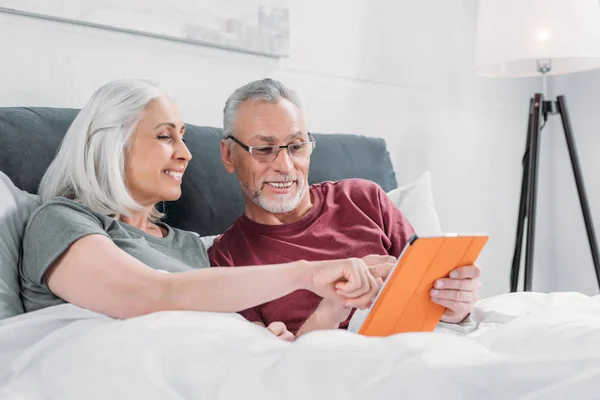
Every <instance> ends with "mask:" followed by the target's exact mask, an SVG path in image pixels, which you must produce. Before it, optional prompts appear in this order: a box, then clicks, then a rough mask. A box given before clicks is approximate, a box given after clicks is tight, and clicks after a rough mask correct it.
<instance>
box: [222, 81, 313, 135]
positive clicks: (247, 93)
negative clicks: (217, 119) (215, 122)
mask: <svg viewBox="0 0 600 400" xmlns="http://www.w3.org/2000/svg"><path fill="white" fill-rule="evenodd" d="M282 98H283V99H286V100H288V101H289V102H290V103H292V104H293V105H295V106H296V107H298V109H300V110H302V103H301V101H300V98H299V97H298V95H297V94H296V92H295V91H294V90H292V89H290V88H289V87H287V86H286V85H284V84H283V83H282V82H279V81H276V80H275V79H270V78H265V79H261V80H258V81H253V82H250V83H248V84H246V85H244V86H242V87H240V88H238V89H236V90H235V92H233V93H232V94H231V96H229V98H228V99H227V101H226V102H225V108H224V109H223V137H224V138H226V137H227V136H229V135H231V136H235V127H236V120H237V112H238V109H239V107H240V105H241V104H242V103H245V102H247V101H250V102H254V101H265V102H269V103H277V102H278V101H279V100H280V99H282Z"/></svg>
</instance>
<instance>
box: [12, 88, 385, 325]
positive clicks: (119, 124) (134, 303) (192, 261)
mask: <svg viewBox="0 0 600 400" xmlns="http://www.w3.org/2000/svg"><path fill="white" fill-rule="evenodd" d="M184 134H185V126H184V124H183V122H182V120H181V117H180V116H179V114H178V111H177V108H176V107H175V105H174V103H173V101H172V100H171V99H170V98H169V97H168V96H167V95H165V93H163V92H162V91H161V90H159V89H158V88H157V87H155V86H153V85H152V84H150V83H148V82H144V81H137V80H122V81H116V82H112V83H109V84H107V85H105V86H103V87H102V88H100V89H99V90H98V91H97V92H96V93H94V95H93V96H92V98H91V99H90V100H89V102H88V103H87V104H86V105H85V106H84V107H83V109H82V110H81V112H80V113H79V114H78V115H77V117H76V118H75V120H74V121H73V123H72V125H71V127H70V128H69V130H68V131H67V133H66V135H65V137H64V139H63V142H62V144H61V146H60V149H59V152H58V154H57V155H56V158H55V159H54V160H53V162H52V163H51V165H50V167H49V168H48V170H47V172H46V173H45V175H44V177H43V179H42V182H41V184H40V189H39V193H40V195H41V197H42V199H43V200H44V204H43V205H42V206H41V207H39V208H38V209H37V210H36V211H34V213H33V214H32V216H31V218H30V220H29V223H28V225H27V228H26V231H25V235H24V239H23V257H22V263H21V283H22V285H21V286H22V298H23V301H24V304H25V308H26V309H27V310H28V311H32V310H37V309H41V308H44V307H48V306H52V305H56V304H60V303H63V302H69V303H72V304H75V305H78V306H81V307H84V308H87V309H90V310H92V311H96V312H99V313H103V314H106V315H108V316H112V317H115V318H128V317H135V316H139V315H143V314H147V313H151V312H156V311H162V310H198V311H217V312H236V311H240V310H244V309H247V308H250V307H253V306H256V305H259V304H262V303H265V302H267V301H271V300H274V299H276V298H279V297H281V296H284V295H286V294H288V293H291V292H293V291H295V290H297V289H307V290H311V291H313V292H315V293H316V294H318V295H320V296H322V297H325V298H331V299H334V300H336V301H338V302H340V303H343V304H345V305H346V306H348V307H361V308H364V307H366V306H368V305H369V303H370V302H371V301H372V299H373V298H374V296H375V294H376V292H377V290H378V288H379V286H380V284H381V283H380V282H381V280H380V279H378V278H379V277H381V276H385V275H386V274H387V273H389V270H390V267H391V265H390V264H389V262H390V260H389V257H387V256H385V257H384V256H381V257H378V256H369V257H367V258H365V259H346V260H336V261H323V262H305V261H298V262H292V263H288V264H281V265H272V266H268V267H264V266H262V267H251V268H212V269H211V268H208V267H209V262H208V259H207V255H206V250H207V249H206V247H205V245H204V244H203V242H202V241H201V240H200V239H199V238H198V235H196V234H195V233H193V232H187V231H183V230H179V229H176V228H173V227H170V226H168V225H166V224H165V223H162V222H161V221H160V219H161V216H162V215H161V213H160V212H159V211H158V210H157V209H156V207H155V205H156V204H157V203H159V202H161V201H172V200H176V199H178V198H179V196H180V195H181V178H182V176H183V174H184V172H185V169H186V167H187V164H188V162H189V160H190V159H191V158H192V155H191V154H190V152H189V151H188V148H187V147H186V145H185V141H184ZM215 150H216V149H215ZM198 156H200V157H201V156H202V155H198ZM198 218H202V216H201V215H199V216H198ZM163 272H171V273H163ZM274 329H275V328H273V329H271V330H272V331H274ZM276 329H279V330H280V331H278V332H274V333H276V334H283V333H285V329H283V330H282V329H281V327H277V328H276ZM282 331H283V332H282Z"/></svg>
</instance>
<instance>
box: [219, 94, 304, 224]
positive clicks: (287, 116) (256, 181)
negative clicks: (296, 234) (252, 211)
mask: <svg viewBox="0 0 600 400" xmlns="http://www.w3.org/2000/svg"><path fill="white" fill-rule="evenodd" d="M235 132H236V133H235V137H236V139H237V140H239V141H240V142H242V143H244V144H245V145H247V146H285V145H289V144H297V143H302V142H308V141H309V140H310V139H309V136H308V133H307V130H306V126H305V124H304V118H303V117H302V113H301V111H300V110H299V109H298V108H297V107H296V106H294V105H293V104H292V103H291V102H289V101H288V100H285V99H280V100H279V102H278V103H276V104H272V103H268V102H246V103H243V104H242V105H240V107H239V109H238V116H237V124H236V130H235ZM222 151H225V152H228V155H229V157H230V160H231V164H230V166H228V165H227V163H226V162H225V161H224V162H225V164H226V165H225V166H226V168H227V169H228V170H229V172H235V173H236V175H237V177H238V180H239V182H240V187H241V188H242V191H243V192H244V195H245V197H246V198H247V199H249V200H251V201H252V202H253V203H254V204H255V205H257V206H258V207H260V208H261V209H263V210H265V211H267V212H269V213H273V214H286V213H290V212H292V211H294V210H295V209H296V207H298V205H299V204H300V203H301V202H302V200H305V199H306V198H307V197H306V196H308V167H309V164H310V155H305V156H303V155H299V156H296V157H292V156H290V155H289V154H288V152H287V151H286V149H280V151H279V153H278V154H277V157H276V158H274V157H262V156H257V155H253V154H250V153H248V152H247V151H245V150H244V149H243V148H241V147H240V146H239V145H238V144H236V143H234V142H233V141H228V142H227V149H226V148H224V146H222ZM273 158H274V159H273Z"/></svg>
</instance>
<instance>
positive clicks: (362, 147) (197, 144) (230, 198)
mask: <svg viewBox="0 0 600 400" xmlns="http://www.w3.org/2000/svg"><path fill="white" fill-rule="evenodd" d="M77 112H78V110H75V109H65V108H25V107H12V108H2V107H0V171H2V172H4V173H5V174H6V175H8V177H9V178H10V179H12V181H13V182H14V183H15V185H16V186H18V187H19V188H21V189H24V190H26V191H28V192H30V193H35V192H36V190H37V186H38V184H39V182H40V180H41V177H42V175H43V173H44V171H45V170H46V168H47V167H48V165H49V164H50V162H51V160H52V158H53V157H54V154H55V152H56V150H57V148H58V145H59V143H60V140H61V139H62V137H63V135H64V133H65V132H66V131H67V128H68V127H69V125H70V124H71V121H73V119H74V118H75V115H76V114H77ZM314 136H315V139H316V141H317V145H316V148H315V151H314V153H313V155H312V156H311V166H310V172H309V176H308V179H309V182H310V183H314V182H322V181H327V180H338V179H343V178H364V179H370V180H372V181H374V182H377V183H378V184H379V185H381V187H382V188H383V189H384V190H386V191H389V190H391V189H394V188H395V187H396V176H395V173H394V170H393V168H392V163H391V160H390V156H389V154H388V152H387V149H386V144H385V141H384V140H383V139H376V138H369V137H365V136H359V135H350V134H318V133H317V134H314ZM220 139H221V129H220V128H211V127H202V126H195V125H187V129H186V142H187V145H188V147H189V149H190V151H191V153H192V155H193V159H192V160H191V161H190V163H189V166H188V169H187V171H186V174H185V175H184V178H183V184H182V192H183V193H182V196H181V198H180V199H179V200H178V201H176V202H172V203H167V204H166V205H165V207H166V212H167V222H168V223H169V224H171V225H172V226H175V227H178V228H181V229H187V230H191V231H195V232H198V233H199V234H200V235H201V236H207V235H214V234H219V233H222V232H223V231H225V229H227V228H228V227H229V226H230V225H231V224H232V223H233V220H234V219H235V218H236V217H237V216H239V215H240V214H241V213H242V211H243V199H242V195H241V191H240V189H239V186H238V183H237V180H236V178H235V176H233V175H230V174H228V173H227V172H226V171H225V169H224V168H223V166H222V165H221V160H220V154H219V141H220Z"/></svg>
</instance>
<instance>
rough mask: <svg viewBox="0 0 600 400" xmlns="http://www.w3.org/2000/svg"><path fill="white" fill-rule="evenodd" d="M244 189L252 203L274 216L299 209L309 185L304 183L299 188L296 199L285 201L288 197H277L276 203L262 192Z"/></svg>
mask: <svg viewBox="0 0 600 400" xmlns="http://www.w3.org/2000/svg"><path fill="white" fill-rule="evenodd" d="M243 189H244V193H246V195H247V196H248V197H249V198H250V199H251V200H252V202H253V203H254V204H256V205H257V206H259V207H260V208H262V209H263V210H265V211H267V212H270V213H273V214H287V213H290V212H292V211H294V210H295V209H296V207H298V204H300V200H302V197H303V196H304V194H306V191H307V190H308V185H306V184H305V183H304V182H302V186H301V187H299V188H298V189H299V190H298V191H297V192H296V195H295V196H294V197H292V198H291V199H288V200H285V199H286V197H287V195H277V196H276V198H275V201H272V200H267V199H266V198H265V197H264V196H263V195H262V193H261V192H260V191H256V192H252V191H251V190H250V189H249V188H248V187H244V188H243Z"/></svg>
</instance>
